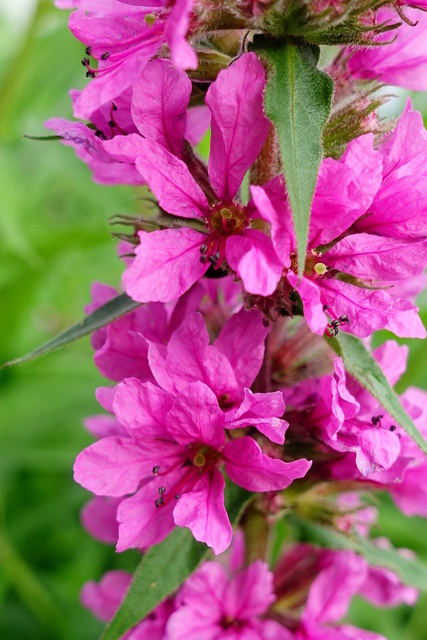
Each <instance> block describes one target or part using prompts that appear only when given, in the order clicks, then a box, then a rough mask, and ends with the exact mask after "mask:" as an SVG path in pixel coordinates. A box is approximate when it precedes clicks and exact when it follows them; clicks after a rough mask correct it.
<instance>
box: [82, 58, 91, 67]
mask: <svg viewBox="0 0 427 640" xmlns="http://www.w3.org/2000/svg"><path fill="white" fill-rule="evenodd" d="M88 64H90V60H89V58H83V60H82V65H83V66H84V67H87V66H88Z"/></svg>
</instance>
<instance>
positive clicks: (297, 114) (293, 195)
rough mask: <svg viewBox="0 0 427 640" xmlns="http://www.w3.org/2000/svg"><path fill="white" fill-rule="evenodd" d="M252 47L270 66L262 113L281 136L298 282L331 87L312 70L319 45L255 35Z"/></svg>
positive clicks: (322, 74) (328, 111) (317, 72)
mask: <svg viewBox="0 0 427 640" xmlns="http://www.w3.org/2000/svg"><path fill="white" fill-rule="evenodd" d="M251 48H252V49H254V50H255V51H256V53H258V54H259V55H261V56H263V57H265V58H266V60H267V62H268V64H269V66H270V74H269V77H268V81H267V87H266V91H265V100H264V104H265V112H266V115H267V117H268V118H269V119H270V120H271V121H272V122H273V124H274V125H275V127H276V129H277V133H278V136H279V143H280V150H281V156H282V162H283V170H284V174H285V181H286V188H287V191H288V194H289V200H290V204H291V209H292V217H293V221H294V227H295V236H296V240H297V248H298V275H299V276H300V277H301V276H302V274H303V272H304V263H305V254H306V251H307V239H308V228H309V223H310V210H311V202H312V200H313V194H314V189H315V186H316V181H317V174H318V172H319V167H320V162H321V160H322V157H323V148H322V132H323V128H324V126H325V124H326V122H327V120H328V118H329V113H330V110H331V102H332V93H333V88H334V83H333V81H332V78H330V77H329V76H328V75H326V74H325V73H323V72H322V71H319V70H318V69H317V68H316V65H317V62H318V59H319V53H320V49H319V47H317V46H314V45H309V44H308V43H306V42H304V41H296V40H295V41H291V40H281V41H274V40H272V39H271V38H269V39H267V38H263V37H262V36H256V37H255V39H254V44H253V45H251Z"/></svg>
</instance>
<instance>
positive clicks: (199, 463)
mask: <svg viewBox="0 0 427 640" xmlns="http://www.w3.org/2000/svg"><path fill="white" fill-rule="evenodd" d="M205 463H206V458H205V456H204V455H203V453H200V452H199V453H198V454H197V455H195V456H194V458H193V464H194V465H195V466H196V467H203V466H204V465H205Z"/></svg>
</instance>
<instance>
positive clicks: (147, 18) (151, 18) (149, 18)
mask: <svg viewBox="0 0 427 640" xmlns="http://www.w3.org/2000/svg"><path fill="white" fill-rule="evenodd" d="M156 20H157V16H156V15H155V14H154V13H147V14H146V15H145V16H144V21H145V23H146V24H148V26H149V27H152V26H153V24H154V23H155V22H156Z"/></svg>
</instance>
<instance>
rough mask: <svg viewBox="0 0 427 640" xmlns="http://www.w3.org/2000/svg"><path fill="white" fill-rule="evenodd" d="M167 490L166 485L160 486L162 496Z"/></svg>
mask: <svg viewBox="0 0 427 640" xmlns="http://www.w3.org/2000/svg"><path fill="white" fill-rule="evenodd" d="M165 491H166V487H159V493H160V495H161V496H162V495H163V494H164V492H165Z"/></svg>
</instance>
